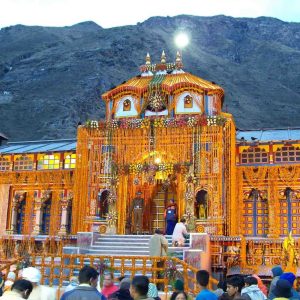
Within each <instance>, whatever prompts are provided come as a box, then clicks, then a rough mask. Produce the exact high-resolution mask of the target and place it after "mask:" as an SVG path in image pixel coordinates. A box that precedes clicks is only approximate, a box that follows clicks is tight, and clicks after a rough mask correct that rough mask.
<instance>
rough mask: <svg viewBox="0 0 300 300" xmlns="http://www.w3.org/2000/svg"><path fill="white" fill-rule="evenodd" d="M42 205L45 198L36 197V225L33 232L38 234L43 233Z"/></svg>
mask: <svg viewBox="0 0 300 300" xmlns="http://www.w3.org/2000/svg"><path fill="white" fill-rule="evenodd" d="M42 205H43V198H35V199H34V213H35V225H34V228H33V232H32V234H33V235H38V234H40V233H41V221H42Z"/></svg>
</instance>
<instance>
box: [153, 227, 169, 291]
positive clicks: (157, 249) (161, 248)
mask: <svg viewBox="0 0 300 300" xmlns="http://www.w3.org/2000/svg"><path fill="white" fill-rule="evenodd" d="M167 252H168V241H167V239H166V238H165V237H164V236H163V233H162V231H161V230H160V229H155V233H154V235H153V236H152V237H151V238H150V240H149V255H150V256H159V257H162V256H166V255H167ZM156 266H157V268H163V267H164V261H163V260H158V261H157V265H156ZM154 268H155V265H154ZM157 278H158V279H162V278H163V271H158V272H157ZM157 287H158V289H160V290H163V288H164V285H163V284H162V283H158V284H157Z"/></svg>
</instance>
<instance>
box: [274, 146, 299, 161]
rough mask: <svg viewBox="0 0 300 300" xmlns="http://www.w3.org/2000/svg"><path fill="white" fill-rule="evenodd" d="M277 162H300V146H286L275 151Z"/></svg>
mask: <svg viewBox="0 0 300 300" xmlns="http://www.w3.org/2000/svg"><path fill="white" fill-rule="evenodd" d="M275 162H279V163H280V162H300V148H299V147H297V148H295V147H294V146H284V147H282V148H281V149H278V150H277V151H276V152H275Z"/></svg>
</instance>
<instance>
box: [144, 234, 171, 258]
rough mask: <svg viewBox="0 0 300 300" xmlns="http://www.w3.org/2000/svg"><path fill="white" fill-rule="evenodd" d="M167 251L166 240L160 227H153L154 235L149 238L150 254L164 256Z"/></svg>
mask: <svg viewBox="0 0 300 300" xmlns="http://www.w3.org/2000/svg"><path fill="white" fill-rule="evenodd" d="M167 252H168V241H167V239H166V238H165V237H164V236H163V233H162V231H161V230H160V229H155V233H154V235H152V237H151V238H150V240H149V255H150V256H159V257H162V256H166V255H167Z"/></svg>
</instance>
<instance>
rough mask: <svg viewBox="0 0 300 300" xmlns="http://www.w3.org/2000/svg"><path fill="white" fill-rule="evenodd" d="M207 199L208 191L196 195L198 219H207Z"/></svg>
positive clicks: (201, 191)
mask: <svg viewBox="0 0 300 300" xmlns="http://www.w3.org/2000/svg"><path fill="white" fill-rule="evenodd" d="M207 198H208V193H207V191H206V190H200V191H198V192H197V194H196V201H195V215H196V218H198V219H207Z"/></svg>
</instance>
